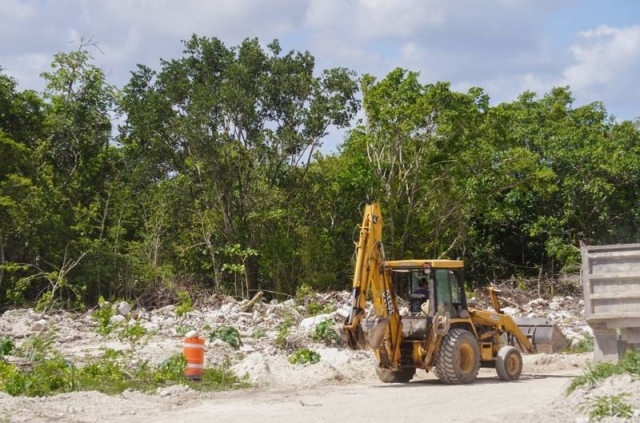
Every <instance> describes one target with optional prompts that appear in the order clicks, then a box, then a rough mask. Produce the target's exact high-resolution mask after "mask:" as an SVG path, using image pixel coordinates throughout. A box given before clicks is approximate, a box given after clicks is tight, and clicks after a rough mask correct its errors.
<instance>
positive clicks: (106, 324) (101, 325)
mask: <svg viewBox="0 0 640 423" xmlns="http://www.w3.org/2000/svg"><path fill="white" fill-rule="evenodd" d="M98 305H99V307H98V309H96V310H94V312H93V313H92V314H91V317H92V318H94V319H96V320H98V326H97V327H96V332H98V333H99V334H100V335H102V336H107V335H109V334H110V333H111V332H112V331H113V329H114V325H113V324H112V323H111V318H112V317H113V315H114V311H113V306H112V305H111V303H109V302H107V301H105V299H104V298H103V297H102V296H101V297H100V298H99V300H98Z"/></svg>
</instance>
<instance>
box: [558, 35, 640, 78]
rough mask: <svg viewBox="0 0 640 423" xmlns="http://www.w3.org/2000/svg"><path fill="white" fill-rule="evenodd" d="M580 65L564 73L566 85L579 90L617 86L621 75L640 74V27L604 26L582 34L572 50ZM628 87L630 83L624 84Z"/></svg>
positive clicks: (574, 65)
mask: <svg viewBox="0 0 640 423" xmlns="http://www.w3.org/2000/svg"><path fill="white" fill-rule="evenodd" d="M571 52H572V53H573V56H574V58H575V61H576V63H575V64H573V65H571V66H569V67H568V68H567V69H565V71H564V72H563V82H564V83H565V84H566V85H570V86H571V87H573V88H575V89H576V90H582V89H591V88H594V87H596V86H598V85H600V84H605V85H609V86H614V87H615V86H616V85H619V84H620V83H621V82H623V79H622V78H620V76H621V75H624V74H626V73H627V72H628V71H629V70H632V69H634V70H640V25H636V26H631V27H627V28H613V27H610V26H600V27H598V28H596V29H593V30H589V31H583V32H580V33H579V40H578V43H577V44H574V45H573V46H572V47H571ZM623 83H624V84H625V85H626V84H627V83H628V81H624V82H623Z"/></svg>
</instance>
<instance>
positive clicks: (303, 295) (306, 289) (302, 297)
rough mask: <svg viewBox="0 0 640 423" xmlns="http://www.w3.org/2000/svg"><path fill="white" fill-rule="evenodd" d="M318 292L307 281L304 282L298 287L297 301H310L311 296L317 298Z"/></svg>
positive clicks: (299, 302) (300, 302) (302, 302)
mask: <svg viewBox="0 0 640 423" xmlns="http://www.w3.org/2000/svg"><path fill="white" fill-rule="evenodd" d="M315 296H316V292H315V291H314V290H313V288H311V287H310V286H309V285H307V284H306V283H303V284H302V285H300V286H299V287H298V288H296V303H297V304H304V303H305V302H307V301H309V300H310V299H311V298H315Z"/></svg>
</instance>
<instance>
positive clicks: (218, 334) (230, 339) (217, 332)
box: [209, 326, 242, 350]
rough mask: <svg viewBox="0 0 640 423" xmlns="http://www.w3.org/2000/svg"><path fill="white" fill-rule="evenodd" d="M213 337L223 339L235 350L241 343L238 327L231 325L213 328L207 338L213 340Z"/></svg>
mask: <svg viewBox="0 0 640 423" xmlns="http://www.w3.org/2000/svg"><path fill="white" fill-rule="evenodd" d="M215 339H221V340H223V341H224V342H226V343H227V344H229V345H231V346H232V347H233V348H234V349H236V350H237V349H238V348H240V345H242V341H241V340H240V333H239V332H238V329H236V328H234V327H231V326H223V327H219V328H215V329H214V330H213V331H211V333H210V334H209V340H210V341H213V340H215Z"/></svg>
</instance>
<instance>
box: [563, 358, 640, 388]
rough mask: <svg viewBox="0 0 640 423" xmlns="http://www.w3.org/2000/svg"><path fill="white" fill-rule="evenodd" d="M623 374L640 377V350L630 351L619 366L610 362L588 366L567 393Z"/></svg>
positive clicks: (572, 382) (573, 381) (572, 383)
mask: <svg viewBox="0 0 640 423" xmlns="http://www.w3.org/2000/svg"><path fill="white" fill-rule="evenodd" d="M623 373H629V374H630V375H633V376H640V350H631V351H629V352H628V353H627V354H626V355H625V356H624V357H623V358H622V359H621V360H620V362H619V363H617V364H616V363H609V362H602V363H598V364H596V365H595V366H592V365H591V364H587V368H586V369H585V370H584V372H583V374H582V375H581V376H578V377H576V378H575V379H573V380H572V381H571V383H570V384H569V386H568V387H567V393H568V394H570V393H571V392H573V391H575V390H576V389H577V388H578V387H580V386H585V385H587V386H593V385H595V384H596V383H598V381H601V380H604V379H606V378H608V377H611V376H613V375H619V374H623Z"/></svg>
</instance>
